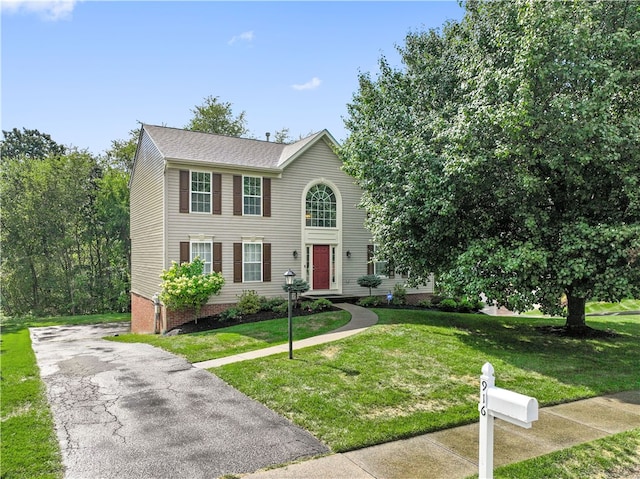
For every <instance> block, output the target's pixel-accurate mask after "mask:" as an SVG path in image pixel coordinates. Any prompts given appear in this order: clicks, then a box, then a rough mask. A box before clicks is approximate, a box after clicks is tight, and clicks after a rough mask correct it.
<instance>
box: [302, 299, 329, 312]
mask: <svg viewBox="0 0 640 479" xmlns="http://www.w3.org/2000/svg"><path fill="white" fill-rule="evenodd" d="M332 306H333V303H332V302H331V301H329V300H328V299H326V298H320V299H316V300H315V301H307V302H305V303H303V304H302V307H303V308H304V309H306V310H307V311H311V312H313V313H319V312H320V311H325V310H327V309H329V308H331V307H332Z"/></svg>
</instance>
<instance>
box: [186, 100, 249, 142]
mask: <svg viewBox="0 0 640 479" xmlns="http://www.w3.org/2000/svg"><path fill="white" fill-rule="evenodd" d="M231 107H232V105H231V103H228V102H221V101H220V100H219V97H217V96H215V97H214V96H208V97H206V98H205V99H204V103H203V104H202V105H198V106H196V107H195V109H194V110H191V112H192V113H193V118H191V121H190V122H189V124H188V125H187V126H186V127H185V128H186V129H187V130H193V131H203V132H205V133H216V134H218V135H227V136H245V135H246V134H247V133H248V132H249V130H248V129H247V120H246V119H245V112H244V111H243V112H240V114H238V115H237V116H234V114H233V109H232V108H231Z"/></svg>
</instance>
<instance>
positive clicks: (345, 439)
mask: <svg viewBox="0 0 640 479" xmlns="http://www.w3.org/2000/svg"><path fill="white" fill-rule="evenodd" d="M376 313H377V314H378V315H379V317H380V322H379V323H378V325H376V326H374V327H372V328H370V329H369V330H367V331H365V332H363V333H361V334H358V335H356V336H353V337H350V338H346V339H344V340H341V341H338V342H334V343H329V344H325V345H319V346H316V347H312V348H306V349H303V350H300V351H298V352H297V354H296V359H295V360H293V361H290V360H288V359H286V356H285V355H278V356H271V357H267V358H262V359H258V360H254V361H244V362H242V363H236V364H229V365H226V366H222V367H220V368H216V369H215V370H213V371H214V372H215V374H217V375H218V376H220V377H222V378H223V379H224V380H225V381H227V382H229V383H230V384H232V385H233V386H235V387H236V388H238V389H240V390H241V391H243V392H244V393H246V394H248V395H249V396H251V397H254V398H256V399H257V400H258V401H260V402H262V403H264V404H266V405H267V406H268V407H270V408H272V409H274V410H276V411H278V412H279V413H281V414H283V415H284V416H286V417H288V418H289V419H291V420H292V421H294V422H295V423H297V424H299V425H300V426H302V427H303V428H305V429H307V430H309V431H310V432H311V433H312V434H314V435H316V436H317V437H318V438H320V439H321V440H322V441H324V442H325V443H326V444H328V445H329V446H330V447H331V448H332V449H333V450H334V451H346V450H351V449H357V448H361V447H365V446H369V445H373V444H379V443H382V442H386V441H391V440H396V439H400V438H404V437H409V436H414V435H418V434H423V433H426V432H429V431H433V430H437V429H442V428H447V427H452V426H457V425H461V424H465V423H469V422H473V421H476V420H477V415H478V413H477V401H478V380H479V379H478V378H479V376H480V370H481V368H482V365H483V364H484V363H485V362H486V361H489V362H491V363H492V364H493V366H494V368H495V370H496V378H497V379H496V384H497V385H498V386H500V387H504V388H508V389H512V390H515V391H518V392H521V393H523V394H526V395H530V396H534V397H536V398H537V399H538V401H539V403H540V405H541V406H547V405H551V404H556V403H561V402H566V401H571V400H575V399H580V398H586V397H591V396H595V395H600V394H606V393H610V392H615V391H624V390H631V389H640V348H638V344H639V343H640V319H639V318H638V316H606V317H594V318H590V324H591V326H593V327H597V328H601V329H611V330H614V331H616V332H618V333H619V336H618V337H616V338H611V339H597V340H596V339H589V340H579V339H578V340H577V339H569V338H561V337H557V336H552V335H548V334H543V333H542V332H540V331H538V330H537V329H536V328H535V326H540V325H550V324H554V325H560V324H563V323H564V320H563V319H560V320H550V319H543V318H523V317H487V316H484V315H472V314H447V313H439V312H427V311H399V310H388V309H378V310H376ZM256 379H257V380H256Z"/></svg>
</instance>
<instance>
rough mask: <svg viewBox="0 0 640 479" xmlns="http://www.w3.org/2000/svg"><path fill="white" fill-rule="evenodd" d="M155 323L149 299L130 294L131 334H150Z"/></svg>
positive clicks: (153, 310) (151, 302)
mask: <svg viewBox="0 0 640 479" xmlns="http://www.w3.org/2000/svg"><path fill="white" fill-rule="evenodd" d="M154 322H155V308H154V306H153V301H151V299H150V298H145V297H144V296H140V295H138V294H136V293H131V332H132V333H136V334H152V333H154V330H153V326H154Z"/></svg>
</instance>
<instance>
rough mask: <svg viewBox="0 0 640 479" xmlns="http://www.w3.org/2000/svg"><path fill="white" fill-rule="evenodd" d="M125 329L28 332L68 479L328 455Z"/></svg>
mask: <svg viewBox="0 0 640 479" xmlns="http://www.w3.org/2000/svg"><path fill="white" fill-rule="evenodd" d="M126 331H127V329H126V326H125V325H123V324H107V325H105V324H102V325H83V326H52V327H44V328H31V329H30V333H31V340H32V345H33V350H34V351H35V354H36V358H37V361H38V366H39V367H40V375H41V377H42V379H43V381H44V382H45V384H46V386H47V397H48V399H49V404H50V405H51V410H52V412H53V417H54V420H55V427H56V434H57V436H58V440H59V442H60V445H61V449H62V457H63V463H64V466H65V478H68V479H71V478H78V479H85V478H87V479H88V478H91V479H103V478H104V479H106V478H119V479H120V478H136V479H141V478H183V477H184V478H215V477H219V476H222V475H225V474H241V473H249V472H254V471H256V470H258V469H260V468H263V467H266V466H270V465H275V464H282V463H286V462H290V461H294V460H297V459H301V458H305V457H310V456H315V455H319V454H324V453H327V452H329V450H328V448H327V447H326V446H324V445H323V444H322V443H320V442H319V441H318V440H317V439H315V438H314V437H313V436H311V435H310V434H309V433H307V432H306V431H304V430H303V429H300V428H298V427H297V426H294V425H293V424H292V423H290V422H289V421H288V420H286V419H284V418H283V417H281V416H279V415H277V414H276V413H275V412H273V411H271V410H270V409H268V408H266V407H265V406H263V405H262V404H260V403H258V402H256V401H254V400H252V399H250V398H248V397H247V396H245V395H244V394H242V393H240V392H239V391H237V390H236V389H234V388H232V387H231V386H229V385H227V384H226V383H225V382H224V381H222V380H221V379H219V378H218V377H217V376H215V375H213V374H211V373H209V372H208V371H206V370H201V369H197V368H194V367H193V366H192V365H191V364H190V363H188V362H187V361H185V360H184V359H182V358H179V357H177V356H174V355H172V354H170V353H168V352H165V351H162V350H160V349H157V348H154V347H153V346H150V345H147V344H126V343H116V342H111V341H105V340H104V339H102V338H103V337H105V336H111V335H114V334H119V333H124V332H126Z"/></svg>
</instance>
